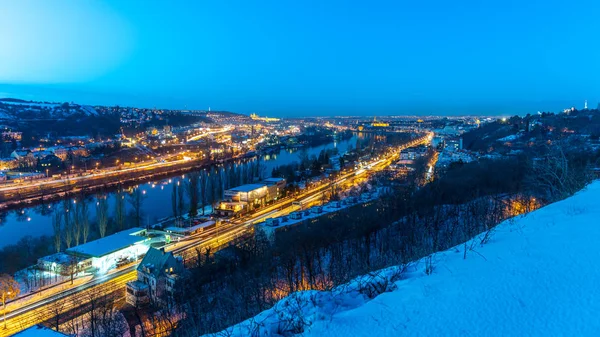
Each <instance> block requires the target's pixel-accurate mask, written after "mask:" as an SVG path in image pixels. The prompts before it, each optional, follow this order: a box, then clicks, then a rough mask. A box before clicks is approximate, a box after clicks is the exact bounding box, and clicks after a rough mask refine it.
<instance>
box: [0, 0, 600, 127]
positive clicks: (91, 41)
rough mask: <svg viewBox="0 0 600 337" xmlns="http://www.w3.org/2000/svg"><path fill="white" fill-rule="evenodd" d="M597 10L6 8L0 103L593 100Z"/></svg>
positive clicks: (502, 5)
mask: <svg viewBox="0 0 600 337" xmlns="http://www.w3.org/2000/svg"><path fill="white" fill-rule="evenodd" d="M599 12H600V1H597V0H589V1H588V0H576V1H565V0H544V1H537V0H519V1H512V0H501V1H500V0H498V1H497V0H480V1H476V0H462V1H447V0H423V1H407V0H395V1H376V0H370V1H347V0H346V1H341V0H330V1H326V0H315V1H313V0H304V1H286V0H274V1H261V0H256V1H247V0H245V1H241V0H240V1H235V0H231V1H227V0H223V1H203V0H194V1H148V0H146V1H133V0H127V1H122V0H113V1H91V0H77V1H71V0H52V1H47V0H39V1H34V0H19V1H6V2H4V3H3V4H2V6H1V9H0V97H6V96H10V97H18V98H24V99H33V100H54V101H75V102H78V103H87V104H107V105H113V104H120V105H136V106H141V107H155V106H156V107H162V108H184V107H187V108H195V109H205V108H208V107H209V106H210V107H211V108H212V109H213V110H217V109H221V110H230V111H237V112H243V113H250V112H257V113H259V114H268V115H278V116H307V115H333V114H340V115H341V114H365V115H373V114H377V115H388V114H430V113H437V114H471V113H483V114H515V113H535V112H536V111H538V110H558V109H562V108H565V107H570V106H573V105H574V106H576V107H582V106H583V101H584V100H585V99H587V100H588V101H589V105H590V106H591V107H596V104H597V102H598V100H599V99H600V45H599V44H598V40H597V37H598V36H599V33H600V26H599V25H598V23H597V19H596V17H597V13H599Z"/></svg>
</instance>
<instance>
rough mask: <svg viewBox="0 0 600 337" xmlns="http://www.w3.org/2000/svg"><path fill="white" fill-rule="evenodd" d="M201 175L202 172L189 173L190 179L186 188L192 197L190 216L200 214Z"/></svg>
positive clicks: (190, 197)
mask: <svg viewBox="0 0 600 337" xmlns="http://www.w3.org/2000/svg"><path fill="white" fill-rule="evenodd" d="M200 175H201V173H198V172H191V173H190V174H189V175H188V176H189V180H188V181H187V183H186V189H187V192H188V196H189V199H190V213H189V214H190V216H196V215H198V203H199V202H200V197H199V185H200V183H202V179H201V178H200Z"/></svg>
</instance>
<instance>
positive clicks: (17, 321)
mask: <svg viewBox="0 0 600 337" xmlns="http://www.w3.org/2000/svg"><path fill="white" fill-rule="evenodd" d="M430 139H431V138H430V136H429V135H427V136H423V137H420V138H417V139H415V140H413V141H411V142H409V143H407V144H405V145H403V146H401V147H399V148H397V149H396V150H395V151H393V153H391V154H389V155H388V156H387V157H385V158H382V159H378V160H375V161H373V162H372V163H370V165H368V166H369V167H370V168H368V169H366V168H358V169H354V170H351V171H349V172H346V173H342V174H341V175H340V176H339V177H337V178H336V179H335V180H334V181H328V182H324V183H321V184H319V185H316V186H313V187H311V188H310V189H308V190H306V191H303V192H300V193H299V194H297V195H294V196H292V197H288V198H284V199H281V200H279V201H277V202H276V203H274V204H272V205H269V206H266V207H264V208H262V209H260V210H258V211H257V212H254V213H252V214H250V215H247V216H246V217H244V218H240V219H236V220H233V221H230V222H223V223H222V225H221V226H219V227H217V228H213V229H211V230H207V231H205V232H203V233H199V234H196V235H193V236H191V237H189V238H187V239H186V240H182V241H180V242H176V243H173V244H170V245H168V246H167V247H165V250H166V251H171V252H173V254H176V255H180V256H182V257H184V259H191V258H194V257H195V255H196V250H197V249H200V250H204V249H206V248H208V247H210V248H211V251H213V252H214V251H215V250H216V249H217V248H219V247H220V246H222V245H225V244H227V243H229V242H231V241H233V240H235V239H237V238H240V237H242V236H244V235H247V234H249V233H251V231H252V229H253V225H254V224H255V223H257V222H260V221H264V219H265V218H267V217H276V216H282V215H285V214H289V213H291V212H292V211H294V210H296V207H294V205H293V204H292V203H293V202H296V201H299V202H310V200H314V199H315V198H318V197H320V195H321V194H323V193H325V192H327V191H328V190H329V189H330V188H331V187H332V185H343V184H344V183H346V182H347V181H349V180H352V179H356V178H361V177H363V176H366V175H368V174H370V173H371V172H376V171H379V170H381V169H384V168H385V167H387V166H388V165H390V164H391V163H392V162H393V161H394V160H396V159H397V158H398V157H399V153H400V151H401V150H403V149H406V148H408V147H412V146H416V145H419V144H423V143H427V142H429V140H430ZM136 267H137V265H135V264H134V265H131V266H129V267H127V268H125V269H123V270H119V271H117V272H114V273H111V274H108V275H103V276H99V277H96V278H93V279H91V280H90V281H88V282H87V283H84V284H81V285H79V286H77V287H75V288H72V289H68V290H65V291H62V292H59V293H55V294H53V295H51V296H49V297H47V298H43V299H40V300H39V301H36V302H33V303H30V304H27V305H25V306H22V307H20V308H17V309H13V310H12V311H9V312H7V314H6V318H7V320H6V323H7V329H0V336H8V335H11V334H14V333H16V332H18V331H21V330H23V329H26V328H28V327H30V326H32V325H34V324H39V323H41V322H44V321H47V320H49V319H51V318H52V317H54V316H55V315H56V312H57V311H58V309H59V308H60V309H61V311H62V312H65V311H68V310H73V309H76V308H78V307H79V306H82V305H85V304H86V303H87V302H89V301H90V300H92V299H93V298H95V297H97V296H99V294H102V293H112V292H115V291H123V294H124V289H125V284H126V283H127V282H129V281H131V280H134V279H136Z"/></svg>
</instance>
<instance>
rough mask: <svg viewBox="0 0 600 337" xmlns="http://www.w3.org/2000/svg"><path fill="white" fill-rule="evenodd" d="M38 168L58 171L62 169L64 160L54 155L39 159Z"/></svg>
mask: <svg viewBox="0 0 600 337" xmlns="http://www.w3.org/2000/svg"><path fill="white" fill-rule="evenodd" d="M37 166H38V169H39V170H56V169H60V168H62V160H60V158H58V157H57V156H55V155H53V154H49V155H46V156H44V157H42V158H38V162H37Z"/></svg>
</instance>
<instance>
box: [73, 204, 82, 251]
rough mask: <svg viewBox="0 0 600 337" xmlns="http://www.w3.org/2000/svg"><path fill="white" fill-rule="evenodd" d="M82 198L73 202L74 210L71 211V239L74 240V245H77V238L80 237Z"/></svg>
mask: <svg viewBox="0 0 600 337" xmlns="http://www.w3.org/2000/svg"><path fill="white" fill-rule="evenodd" d="M83 202H84V201H83V199H82V200H79V201H78V202H77V203H76V204H75V212H74V213H73V226H72V229H73V239H74V240H75V246H78V245H79V238H80V237H81V204H82V203H83Z"/></svg>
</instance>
